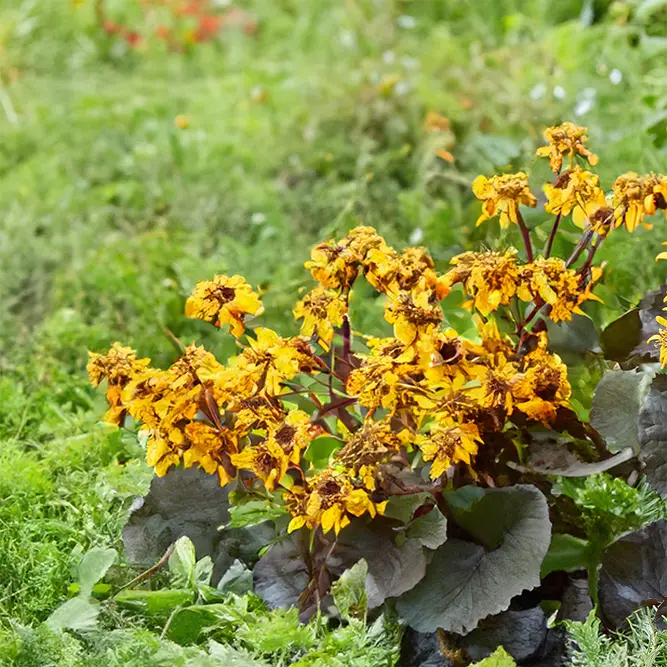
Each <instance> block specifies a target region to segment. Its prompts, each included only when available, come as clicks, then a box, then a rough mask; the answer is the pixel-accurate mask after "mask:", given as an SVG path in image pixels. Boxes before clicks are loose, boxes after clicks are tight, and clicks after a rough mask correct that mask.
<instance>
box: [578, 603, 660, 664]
mask: <svg viewBox="0 0 667 667" xmlns="http://www.w3.org/2000/svg"><path fill="white" fill-rule="evenodd" d="M654 613H655V612H654V610H652V609H640V610H639V611H637V612H636V613H635V614H634V615H632V616H631V617H630V618H629V619H628V628H627V630H626V631H625V632H623V633H618V634H614V635H612V636H609V635H606V634H604V632H603V631H602V629H601V626H600V620H599V619H598V618H597V617H596V616H595V612H594V611H593V612H591V613H590V615H589V617H588V618H587V619H586V621H585V622H584V623H580V622H572V621H567V622H566V623H565V625H566V627H567V630H568V633H569V635H570V640H571V644H572V651H571V662H570V664H571V665H572V667H664V666H665V665H667V632H664V631H659V630H657V629H656V627H655V624H654V622H653V619H654Z"/></svg>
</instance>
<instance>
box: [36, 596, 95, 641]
mask: <svg viewBox="0 0 667 667" xmlns="http://www.w3.org/2000/svg"><path fill="white" fill-rule="evenodd" d="M99 613H100V606H99V603H97V602H95V601H93V600H90V599H89V598H88V597H83V596H81V595H78V596H77V597H75V598H72V599H71V600H67V602H64V603H63V604H61V605H60V606H59V607H58V608H57V609H56V610H55V611H54V612H53V613H52V614H51V616H49V617H48V618H47V619H46V624H47V625H48V626H49V627H50V628H51V629H52V630H76V631H78V632H85V631H87V630H94V629H95V627H96V625H97V616H98V615H99Z"/></svg>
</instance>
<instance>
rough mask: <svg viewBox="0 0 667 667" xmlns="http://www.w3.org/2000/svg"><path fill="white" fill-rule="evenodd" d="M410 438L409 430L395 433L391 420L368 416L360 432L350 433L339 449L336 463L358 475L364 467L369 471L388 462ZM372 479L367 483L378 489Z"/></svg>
mask: <svg viewBox="0 0 667 667" xmlns="http://www.w3.org/2000/svg"><path fill="white" fill-rule="evenodd" d="M410 440H411V436H410V434H409V433H408V432H407V431H406V430H403V431H402V432H401V434H400V435H399V433H397V432H396V429H395V427H394V425H392V423H391V419H383V420H381V421H373V420H372V419H366V420H364V422H363V424H362V425H361V427H360V428H359V429H358V430H357V431H355V432H354V433H350V434H349V435H348V437H347V438H346V442H345V445H344V446H343V447H342V448H341V449H339V450H338V451H337V452H336V462H337V463H340V464H341V465H343V466H344V467H345V468H347V469H348V470H350V471H352V472H353V473H354V474H355V475H359V474H360V471H361V469H362V468H364V467H366V468H367V469H369V470H370V469H374V468H375V467H376V466H377V464H379V463H384V462H387V461H388V460H389V459H390V458H391V456H393V455H394V454H396V453H397V452H398V451H399V450H400V449H401V447H403V446H405V445H407V444H408V443H409V441H410ZM372 480H373V478H372V476H371V477H368V478H367V480H366V484H365V486H366V488H367V489H368V490H369V491H373V490H374V488H375V484H374V481H372ZM369 484H370V485H369Z"/></svg>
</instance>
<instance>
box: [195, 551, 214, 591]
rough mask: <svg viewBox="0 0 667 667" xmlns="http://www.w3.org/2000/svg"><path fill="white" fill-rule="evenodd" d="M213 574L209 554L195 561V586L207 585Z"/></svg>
mask: <svg viewBox="0 0 667 667" xmlns="http://www.w3.org/2000/svg"><path fill="white" fill-rule="evenodd" d="M212 576H213V561H212V560H211V557H210V556H204V558H202V559H201V560H198V561H197V562H196V563H195V571H194V580H195V588H197V589H199V588H200V587H201V586H209V585H210V583H211V577H212Z"/></svg>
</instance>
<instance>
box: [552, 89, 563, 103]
mask: <svg viewBox="0 0 667 667" xmlns="http://www.w3.org/2000/svg"><path fill="white" fill-rule="evenodd" d="M553 95H554V97H555V98H556V99H557V100H562V99H563V98H564V97H565V88H563V86H554V90H553Z"/></svg>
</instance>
